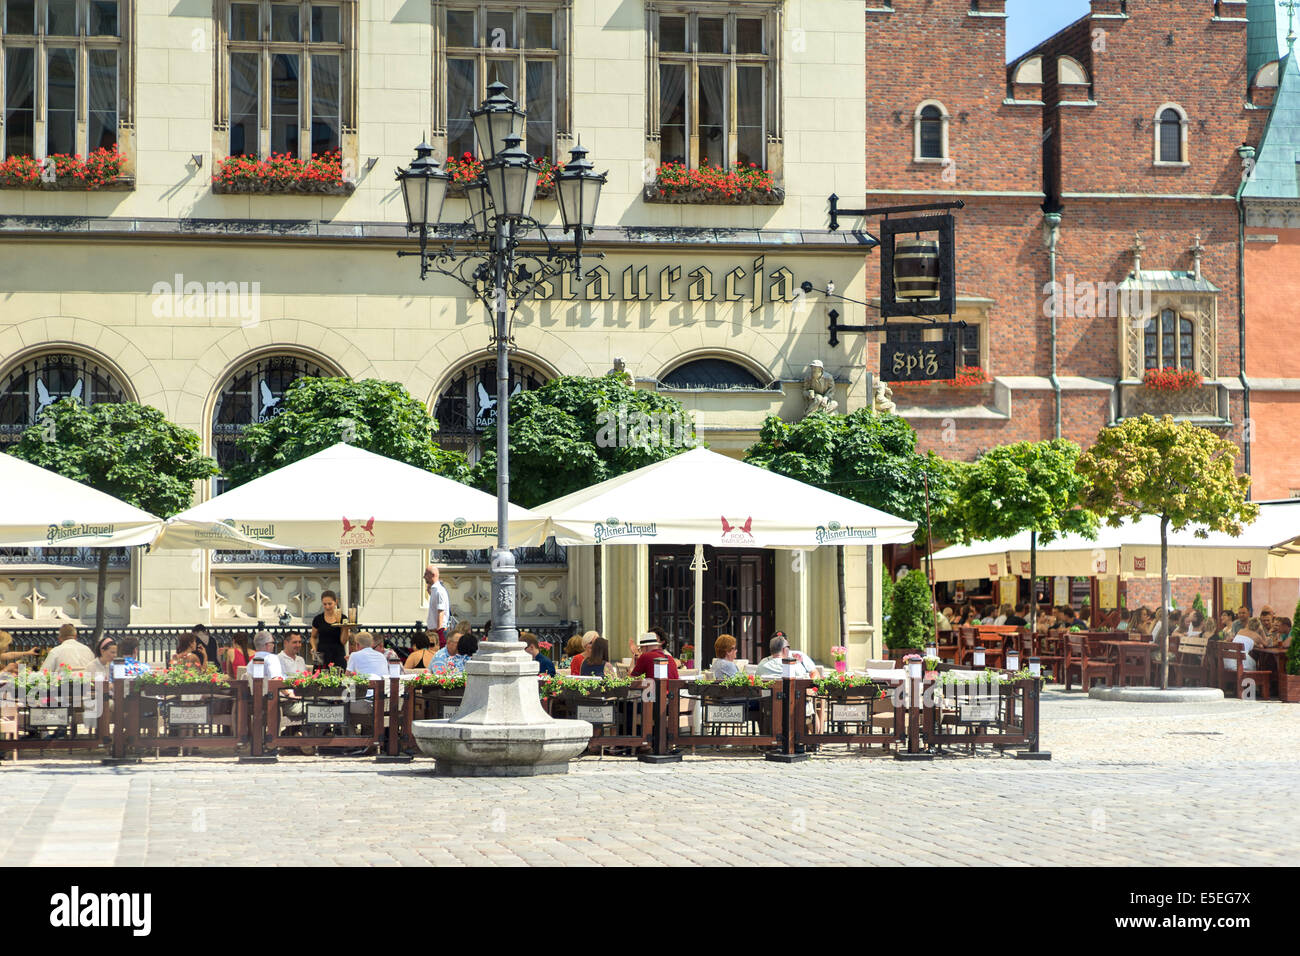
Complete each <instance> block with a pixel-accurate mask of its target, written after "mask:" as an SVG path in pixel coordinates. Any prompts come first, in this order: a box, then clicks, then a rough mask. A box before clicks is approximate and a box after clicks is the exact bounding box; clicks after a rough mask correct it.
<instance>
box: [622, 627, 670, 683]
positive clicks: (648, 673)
mask: <svg viewBox="0 0 1300 956" xmlns="http://www.w3.org/2000/svg"><path fill="white" fill-rule="evenodd" d="M637 648H638V650H640V651H641V654H640V656H638V657H637V659H636V663H635V664H633V665H632V672H631V674H629V675H628V676H630V677H654V676H655V661H667V662H668V678H669V680H677V662H676V661H675V660H673V656H672V655H671V654H669V653H668V652H667V651H665V650H664V649H663V647H662V646H661V645H660V643H659V635H658V634H655V633H654V632H653V631H647V632H646V633H645V634H642V635H641V639H640V640H639V641H637Z"/></svg>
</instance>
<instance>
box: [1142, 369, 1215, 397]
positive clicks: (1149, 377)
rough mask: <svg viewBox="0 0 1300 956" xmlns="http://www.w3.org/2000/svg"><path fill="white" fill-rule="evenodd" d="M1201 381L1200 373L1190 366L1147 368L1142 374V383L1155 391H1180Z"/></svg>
mask: <svg viewBox="0 0 1300 956" xmlns="http://www.w3.org/2000/svg"><path fill="white" fill-rule="evenodd" d="M1202 383H1203V379H1202V378H1201V376H1200V374H1199V373H1198V372H1195V371H1193V370H1192V369H1190V368H1149V369H1147V370H1146V374H1144V375H1143V376H1142V384H1143V385H1144V386H1145V387H1146V388H1149V389H1152V390H1154V391H1157V392H1182V391H1186V390H1188V389H1194V388H1200V387H1201V385H1202Z"/></svg>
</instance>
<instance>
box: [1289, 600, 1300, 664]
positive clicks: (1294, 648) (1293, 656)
mask: <svg viewBox="0 0 1300 956" xmlns="http://www.w3.org/2000/svg"><path fill="white" fill-rule="evenodd" d="M1286 672H1287V673H1288V674H1290V675H1291V676H1293V677H1300V601H1297V602H1296V606H1295V616H1293V617H1292V618H1291V648H1290V650H1288V651H1287V655H1286Z"/></svg>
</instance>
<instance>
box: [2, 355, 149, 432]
mask: <svg viewBox="0 0 1300 956" xmlns="http://www.w3.org/2000/svg"><path fill="white" fill-rule="evenodd" d="M63 398H76V399H79V400H80V401H82V402H84V403H85V404H87V405H95V404H98V403H99V402H124V401H126V398H127V394H126V390H125V389H124V388H123V387H122V384H121V383H120V382H119V381H118V380H117V379H116V378H115V377H114V376H113V373H112V372H110V371H109V370H108V369H106V368H104V367H103V366H102V365H99V364H98V363H96V362H94V361H92V360H90V359H87V358H84V357H82V356H80V355H73V354H69V353H66V352H50V353H47V354H45V355H39V356H37V357H36V358H32V359H28V360H27V361H26V362H23V363H22V364H21V365H18V366H16V367H15V368H12V369H10V370H9V372H8V373H7V374H6V375H5V376H4V377H3V378H0V452H3V451H4V450H5V448H6V446H8V445H12V444H14V443H15V442H17V441H18V439H19V438H21V437H22V434H23V432H24V431H26V430H27V428H29V427H30V426H31V425H34V424H35V423H36V420H37V419H38V418H40V415H41V412H43V411H44V410H45V409H46V408H48V407H49V406H50V405H53V404H54V403H55V402H57V401H59V400H60V399H63Z"/></svg>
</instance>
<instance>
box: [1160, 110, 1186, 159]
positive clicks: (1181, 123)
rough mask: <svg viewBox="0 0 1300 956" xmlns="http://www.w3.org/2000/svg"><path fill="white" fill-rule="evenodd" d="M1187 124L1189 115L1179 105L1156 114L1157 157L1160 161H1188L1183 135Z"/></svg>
mask: <svg viewBox="0 0 1300 956" xmlns="http://www.w3.org/2000/svg"><path fill="white" fill-rule="evenodd" d="M1186 126H1187V117H1186V115H1185V114H1184V113H1183V112H1182V111H1181V110H1180V109H1178V108H1177V107H1174V106H1169V107H1166V108H1164V109H1162V110H1161V111H1160V113H1159V114H1158V115H1157V116H1156V159H1157V160H1158V161H1159V162H1162V163H1185V162H1187V150H1186V148H1185V146H1186V143H1185V142H1184V140H1185V137H1184V135H1183V133H1184V130H1185V129H1186Z"/></svg>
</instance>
